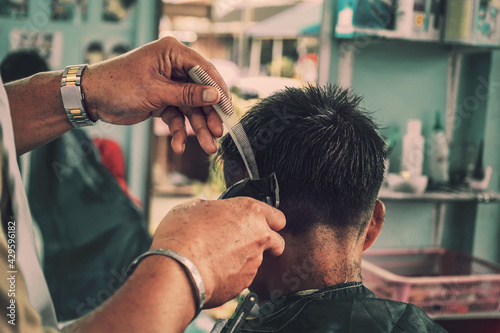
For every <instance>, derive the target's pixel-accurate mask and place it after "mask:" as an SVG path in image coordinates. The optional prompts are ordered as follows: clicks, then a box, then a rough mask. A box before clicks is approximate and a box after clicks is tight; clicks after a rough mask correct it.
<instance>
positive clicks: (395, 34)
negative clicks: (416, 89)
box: [335, 27, 500, 52]
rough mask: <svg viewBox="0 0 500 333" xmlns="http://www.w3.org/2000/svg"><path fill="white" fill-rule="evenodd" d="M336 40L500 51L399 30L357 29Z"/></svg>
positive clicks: (493, 46)
mask: <svg viewBox="0 0 500 333" xmlns="http://www.w3.org/2000/svg"><path fill="white" fill-rule="evenodd" d="M335 38H337V39H339V40H344V41H350V40H358V39H360V38H377V39H380V40H395V41H401V42H416V43H431V44H441V45H447V46H452V47H455V48H457V51H459V50H460V51H464V52H467V51H469V52H473V51H488V50H495V49H500V45H493V44H484V43H481V42H461V41H445V40H443V39H442V38H438V39H436V38H427V37H407V36H405V35H403V34H402V33H401V32H400V31H397V30H385V29H373V28H360V27H355V28H354V32H353V33H352V36H337V35H335Z"/></svg>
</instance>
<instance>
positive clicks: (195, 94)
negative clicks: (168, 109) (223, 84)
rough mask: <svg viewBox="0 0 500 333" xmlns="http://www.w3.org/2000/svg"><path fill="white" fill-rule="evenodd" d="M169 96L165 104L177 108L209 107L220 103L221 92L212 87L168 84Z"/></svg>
mask: <svg viewBox="0 0 500 333" xmlns="http://www.w3.org/2000/svg"><path fill="white" fill-rule="evenodd" d="M166 84H167V87H166V88H165V91H168V95H167V96H165V103H167V104H169V105H175V106H188V107H195V106H208V105H214V104H216V103H217V102H219V99H220V97H219V91H218V90H217V89H216V88H214V87H211V86H203V85H201V84H196V83H179V82H175V81H168V82H166Z"/></svg>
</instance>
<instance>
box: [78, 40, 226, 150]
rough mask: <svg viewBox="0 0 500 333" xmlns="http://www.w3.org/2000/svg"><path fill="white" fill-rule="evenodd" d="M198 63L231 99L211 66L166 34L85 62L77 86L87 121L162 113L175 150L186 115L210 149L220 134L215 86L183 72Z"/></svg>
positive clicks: (125, 121)
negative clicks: (197, 81) (114, 54)
mask: <svg viewBox="0 0 500 333" xmlns="http://www.w3.org/2000/svg"><path fill="white" fill-rule="evenodd" d="M196 65H200V66H201V67H202V68H203V69H204V70H205V71H206V72H207V73H208V74H209V75H210V76H211V77H212V78H213V79H214V80H215V82H217V84H218V85H219V86H220V87H221V88H222V90H223V91H224V93H225V94H226V95H227V96H228V97H229V98H230V94H229V90H228V88H227V86H226V84H225V83H224V80H223V79H222V77H221V76H220V75H219V73H218V72H217V70H216V69H215V67H214V66H213V65H212V64H211V63H210V62H208V61H207V60H206V59H205V58H203V57H202V56H201V55H199V54H198V53H196V52H195V51H194V50H192V49H190V48H189V47H187V46H185V45H183V44H181V43H180V42H179V41H177V40H176V39H175V38H172V37H166V38H163V39H160V40H157V41H154V42H152V43H149V44H147V45H144V46H143V47H140V48H138V49H135V50H133V51H131V52H129V53H126V54H124V55H122V56H120V57H117V58H113V59H110V60H108V61H105V62H102V63H98V64H95V65H91V66H89V67H88V68H87V69H86V70H85V72H84V73H83V76H82V89H83V93H84V94H85V98H86V103H87V110H88V112H89V113H90V117H91V118H92V120H97V119H101V120H102V121H104V122H108V123H113V124H118V125H132V124H136V123H139V122H141V121H143V120H146V119H147V118H149V117H150V116H153V117H161V118H162V119H163V121H164V122H165V123H166V124H167V125H168V126H169V128H170V132H171V133H172V135H173V139H172V148H173V150H174V151H175V152H176V153H178V154H180V153H182V152H183V151H184V142H185V140H186V137H187V133H186V129H185V125H184V115H185V116H187V118H188V119H189V122H190V123H191V126H192V127H193V130H194V131H195V133H196V135H197V136H198V140H199V142H200V145H201V146H202V148H203V149H204V150H205V151H206V152H207V153H214V152H215V151H216V146H215V143H214V140H213V138H214V137H220V136H221V135H222V132H223V129H222V121H221V119H220V118H219V116H218V115H217V113H216V111H215V109H214V108H213V107H212V106H211V105H213V104H215V103H217V102H218V101H219V99H220V96H219V93H218V91H217V89H215V88H213V87H209V86H203V85H198V84H195V83H188V82H192V81H190V79H189V75H188V71H189V70H190V69H191V68H193V67H194V66H196Z"/></svg>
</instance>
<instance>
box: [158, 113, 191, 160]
mask: <svg viewBox="0 0 500 333" xmlns="http://www.w3.org/2000/svg"><path fill="white" fill-rule="evenodd" d="M161 119H162V120H163V121H164V122H165V124H167V125H168V128H169V129H170V133H172V141H171V145H172V150H173V151H174V152H175V153H176V154H182V153H183V152H184V149H185V147H186V144H185V142H186V138H187V133H186V125H185V123H184V115H183V114H182V112H181V111H179V109H178V108H176V107H175V106H169V107H168V108H167V109H166V110H165V111H164V112H163V113H162V115H161Z"/></svg>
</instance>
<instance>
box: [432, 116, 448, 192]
mask: <svg viewBox="0 0 500 333" xmlns="http://www.w3.org/2000/svg"><path fill="white" fill-rule="evenodd" d="M448 155H449V148H448V142H447V141H446V134H445V132H444V128H443V126H442V125H441V114H440V113H439V112H436V121H435V124H434V128H433V129H432V136H431V151H430V152H429V167H430V168H429V171H430V175H429V176H430V178H431V180H432V182H433V183H448V181H449V177H448Z"/></svg>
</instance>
